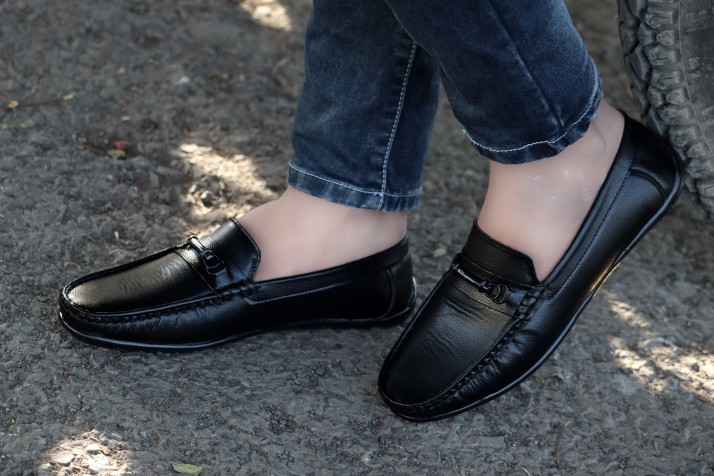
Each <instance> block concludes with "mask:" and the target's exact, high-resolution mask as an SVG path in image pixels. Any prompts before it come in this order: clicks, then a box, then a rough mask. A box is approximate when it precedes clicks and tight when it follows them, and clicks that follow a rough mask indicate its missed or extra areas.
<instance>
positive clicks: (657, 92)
mask: <svg viewBox="0 0 714 476" xmlns="http://www.w3.org/2000/svg"><path fill="white" fill-rule="evenodd" d="M619 5H620V39H621V40H622V50H623V54H624V57H625V66H626V68H627V73H628V75H629V77H630V82H631V86H632V92H633V94H634V96H635V99H636V101H637V102H638V104H639V106H640V113H641V115H642V117H643V119H645V120H646V122H647V123H648V124H649V126H650V127H651V128H652V129H654V130H655V131H657V132H658V133H659V134H660V135H662V136H664V137H667V138H668V139H669V141H670V143H671V144H672V146H673V147H674V149H675V150H676V151H677V153H678V154H679V155H680V157H682V160H683V161H684V163H685V164H686V178H685V184H686V187H687V190H689V191H690V192H692V194H693V195H694V196H695V197H696V201H697V202H698V203H700V204H701V205H702V207H703V208H704V210H705V211H706V212H707V213H708V214H709V216H710V217H714V2H713V1H712V0H619Z"/></svg>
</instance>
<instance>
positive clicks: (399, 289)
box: [59, 220, 415, 350]
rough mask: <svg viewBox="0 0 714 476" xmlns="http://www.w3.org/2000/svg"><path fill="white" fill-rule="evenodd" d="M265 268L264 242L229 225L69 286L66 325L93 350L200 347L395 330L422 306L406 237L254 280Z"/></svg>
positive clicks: (64, 296) (63, 309)
mask: <svg viewBox="0 0 714 476" xmlns="http://www.w3.org/2000/svg"><path fill="white" fill-rule="evenodd" d="M259 263H260V251H259V249H258V247H257V245H256V244H255V242H254V241H253V239H252V238H251V237H250V235H249V234H248V233H247V232H246V231H245V229H243V227H242V226H241V225H240V224H239V223H238V222H236V221H235V220H231V221H229V222H228V223H226V224H224V225H223V226H221V227H220V228H218V230H216V231H215V232H214V233H212V234H211V235H209V236H207V237H204V238H200V239H199V238H197V237H190V238H189V239H188V240H187V241H186V242H185V243H184V244H183V245H181V246H177V247H173V248H169V249H167V250H164V251H161V252H159V253H156V254H154V255H152V256H149V257H146V258H143V259H141V260H138V261H134V262H132V263H129V264H126V265H123V266H119V267H116V268H112V269H108V270H105V271H101V272H98V273H94V274H91V275H88V276H85V277H83V278H80V279H78V280H76V281H74V282H72V283H70V284H68V285H67V286H66V287H65V288H64V290H63V291H62V293H61V295H60V303H59V307H60V316H59V317H60V321H61V322H62V324H63V325H64V326H65V327H66V328H67V329H68V330H69V331H70V332H71V333H72V334H73V335H75V336H76V337H78V338H80V339H81V340H83V341H86V342H89V343H92V344H97V345H102V346H107V347H123V348H134V349H142V350H192V349H200V348H204V347H209V346H213V345H217V344H222V343H225V342H228V341H232V340H235V339H239V338H242V337H246V336H249V335H253V334H257V333H261V332H266V331H271V330H276V329H285V328H295V327H311V326H319V325H333V326H363V325H370V324H387V323H391V322H394V321H397V320H398V319H400V318H403V317H406V316H407V315H408V314H409V312H410V311H411V309H412V307H413V305H414V300H415V288H414V280H413V277H412V265H411V258H410V256H409V248H408V243H407V239H406V238H404V240H402V242H400V243H399V244H397V245H395V246H394V247H392V248H389V249H388V250H385V251H383V252H381V253H378V254H375V255H372V256H369V257H367V258H363V259H361V260H357V261H354V262H351V263H348V264H345V265H342V266H337V267H334V268H330V269H327V270H324V271H319V272H315V273H308V274H302V275H299V276H293V277H288V278H280V279H274V280H269V281H262V282H258V283H256V282H255V281H254V277H255V272H256V270H257V268H258V264H259Z"/></svg>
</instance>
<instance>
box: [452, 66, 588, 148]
mask: <svg viewBox="0 0 714 476" xmlns="http://www.w3.org/2000/svg"><path fill="white" fill-rule="evenodd" d="M591 64H592V65H593V68H594V67H595V65H594V64H593V63H592V62H591ZM599 84H600V83H599V82H595V87H594V88H593V91H592V93H591V94H590V99H589V101H588V107H587V108H585V111H584V112H583V113H582V114H581V115H580V117H578V118H577V119H576V120H575V121H573V123H572V124H571V125H570V127H568V128H567V129H566V130H565V132H563V133H562V134H561V135H560V136H558V137H556V138H555V139H552V140H541V141H535V142H531V143H529V144H526V145H523V146H521V147H516V148H513V149H495V148H493V147H488V146H486V145H483V144H481V143H479V142H478V141H476V140H475V139H474V138H473V137H471V135H470V134H469V133H468V131H467V130H466V129H463V132H464V134H465V135H466V137H468V139H469V140H470V141H471V142H472V143H473V144H474V145H476V146H478V147H481V148H482V149H485V150H488V151H490V152H518V151H520V150H524V149H527V148H528V147H532V146H534V145H540V144H555V143H557V142H559V141H560V140H562V139H563V137H565V136H567V135H568V134H569V133H570V131H571V129H572V128H573V127H575V126H576V125H577V124H579V123H580V121H582V120H583V118H585V116H587V115H588V113H589V112H590V111H591V110H592V108H593V103H594V101H595V98H596V97H597V92H598V89H599Z"/></svg>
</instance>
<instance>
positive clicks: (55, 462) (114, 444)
mask: <svg viewBox="0 0 714 476" xmlns="http://www.w3.org/2000/svg"><path fill="white" fill-rule="evenodd" d="M119 444H120V437H119V436H118V435H105V434H103V433H99V432H97V431H94V430H91V431H88V432H86V433H82V434H81V435H75V436H69V437H67V438H65V439H64V440H62V441H61V442H60V443H59V444H57V445H56V446H55V447H54V448H52V449H51V450H50V451H48V452H47V453H46V454H45V455H44V457H43V458H42V460H41V461H40V464H39V466H38V467H37V474H38V475H50V474H97V475H110V474H124V473H125V472H126V471H127V470H128V469H129V464H128V463H127V462H126V461H124V460H123V458H122V457H121V456H120V453H119V451H120V450H119V448H118V446H119ZM67 471H69V473H68V472H67Z"/></svg>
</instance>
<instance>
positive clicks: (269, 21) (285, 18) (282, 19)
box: [236, 0, 293, 31]
mask: <svg viewBox="0 0 714 476" xmlns="http://www.w3.org/2000/svg"><path fill="white" fill-rule="evenodd" d="M236 3H238V4H239V5H240V6H241V8H243V10H245V11H246V12H248V13H249V14H250V16H251V17H252V18H253V20H255V22H256V23H259V24H260V25H263V26H267V27H268V28H274V29H276V30H284V31H290V30H292V29H293V24H292V20H291V19H290V16H289V15H288V12H287V10H286V9H285V7H284V6H282V5H281V4H280V2H276V1H275V0H241V1H239V2H236Z"/></svg>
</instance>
